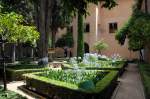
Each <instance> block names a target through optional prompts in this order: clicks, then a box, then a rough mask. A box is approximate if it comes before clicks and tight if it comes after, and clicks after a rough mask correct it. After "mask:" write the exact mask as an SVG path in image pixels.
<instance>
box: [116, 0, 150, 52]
mask: <svg viewBox="0 0 150 99" xmlns="http://www.w3.org/2000/svg"><path fill="white" fill-rule="evenodd" d="M142 1H143V0H137V3H136V4H135V5H134V8H133V14H132V16H131V18H130V19H129V20H128V22H127V23H126V24H125V25H124V26H123V27H122V28H121V29H120V30H118V31H117V33H116V39H117V40H118V41H119V43H120V44H121V45H124V43H125V40H126V38H128V39H129V41H128V45H129V49H130V50H133V51H138V50H141V49H143V48H145V46H147V44H148V43H149V41H150V15H149V14H147V13H144V12H142V11H140V10H141V4H142V3H141V2H142Z"/></svg>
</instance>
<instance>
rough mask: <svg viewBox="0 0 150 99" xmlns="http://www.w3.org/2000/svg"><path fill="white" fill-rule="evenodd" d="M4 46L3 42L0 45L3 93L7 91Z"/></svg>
mask: <svg viewBox="0 0 150 99" xmlns="http://www.w3.org/2000/svg"><path fill="white" fill-rule="evenodd" d="M4 52H5V44H4V42H3V43H2V49H1V54H2V58H3V84H4V91H6V90H7V81H6V66H5V53H4Z"/></svg>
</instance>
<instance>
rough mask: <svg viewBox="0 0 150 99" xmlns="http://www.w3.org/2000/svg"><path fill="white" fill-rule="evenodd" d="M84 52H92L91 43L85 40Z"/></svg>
mask: <svg viewBox="0 0 150 99" xmlns="http://www.w3.org/2000/svg"><path fill="white" fill-rule="evenodd" d="M84 52H85V53H89V52H90V50H89V44H88V43H85V42H84Z"/></svg>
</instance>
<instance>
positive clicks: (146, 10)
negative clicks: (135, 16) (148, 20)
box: [145, 0, 148, 13]
mask: <svg viewBox="0 0 150 99" xmlns="http://www.w3.org/2000/svg"><path fill="white" fill-rule="evenodd" d="M145 13H148V6H147V0H145Z"/></svg>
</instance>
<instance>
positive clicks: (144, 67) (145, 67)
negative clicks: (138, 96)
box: [139, 64, 150, 99]
mask: <svg viewBox="0 0 150 99" xmlns="http://www.w3.org/2000/svg"><path fill="white" fill-rule="evenodd" d="M139 67H140V72H141V76H142V81H143V85H144V88H145V94H146V99H150V64H139Z"/></svg>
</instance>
